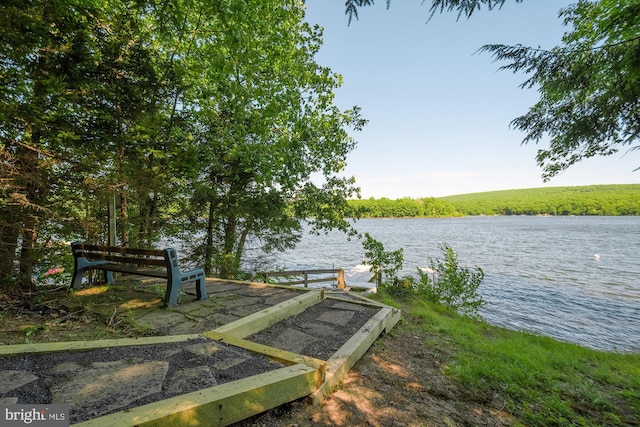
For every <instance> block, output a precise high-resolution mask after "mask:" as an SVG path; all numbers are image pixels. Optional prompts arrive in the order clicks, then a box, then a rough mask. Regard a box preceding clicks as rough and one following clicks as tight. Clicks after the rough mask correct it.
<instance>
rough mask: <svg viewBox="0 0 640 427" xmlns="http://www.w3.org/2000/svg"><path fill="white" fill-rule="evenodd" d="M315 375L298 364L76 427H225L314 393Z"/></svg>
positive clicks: (89, 421)
mask: <svg viewBox="0 0 640 427" xmlns="http://www.w3.org/2000/svg"><path fill="white" fill-rule="evenodd" d="M317 383H318V371H317V370H316V369H313V368H311V367H309V366H306V365H302V364H298V365H293V366H287V367H285V368H280V369H277V370H274V371H271V372H265V373H262V374H259V375H255V376H253V377H250V378H245V379H241V380H237V381H233V382H230V383H226V384H221V385H219V386H215V387H210V388H207V389H203V390H199V391H195V392H192V393H188V394H184V395H181V396H176V397H173V398H170V399H166V400H162V401H159V402H155V403H150V404H148V405H144V406H139V407H137V408H132V409H129V410H127V411H122V412H117V413H115V414H111V415H105V416H103V417H99V418H94V419H92V420H88V421H85V422H82V423H79V424H74V426H76V427H125V426H140V427H142V426H145V427H155V426H158V427H173V426H175V427H182V426H226V425H229V424H231V423H234V422H237V421H240V420H243V419H245V418H248V417H251V416H253V415H256V414H259V413H261V412H264V411H267V410H269V409H271V408H275V407H276V406H279V405H282V404H285V403H287V402H291V401H293V400H296V399H299V398H301V397H304V396H308V395H309V394H311V393H312V392H313V391H314V390H316V389H317V385H316V384H317Z"/></svg>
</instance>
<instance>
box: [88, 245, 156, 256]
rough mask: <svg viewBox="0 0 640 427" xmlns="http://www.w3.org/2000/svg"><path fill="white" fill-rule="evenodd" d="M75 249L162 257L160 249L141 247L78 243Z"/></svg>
mask: <svg viewBox="0 0 640 427" xmlns="http://www.w3.org/2000/svg"><path fill="white" fill-rule="evenodd" d="M75 247H76V248H77V249H82V250H83V251H89V252H114V253H119V254H135V255H149V256H158V257H164V253H163V251H162V249H143V248H126V247H122V246H103V245H91V244H80V245H77V246H75Z"/></svg>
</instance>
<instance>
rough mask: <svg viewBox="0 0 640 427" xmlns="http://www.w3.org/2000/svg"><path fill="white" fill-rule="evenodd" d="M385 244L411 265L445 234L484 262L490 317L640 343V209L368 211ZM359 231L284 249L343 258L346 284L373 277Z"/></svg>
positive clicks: (609, 343)
mask: <svg viewBox="0 0 640 427" xmlns="http://www.w3.org/2000/svg"><path fill="white" fill-rule="evenodd" d="M356 227H357V228H358V230H360V231H361V232H369V233H370V234H371V235H372V236H373V237H374V238H375V239H377V240H379V241H381V242H382V243H383V244H384V245H385V249H386V250H395V249H398V248H400V247H402V248H404V258H405V273H407V274H409V273H413V272H415V268H416V267H418V266H423V267H424V266H426V265H427V256H431V257H434V258H435V257H440V255H441V254H440V251H439V249H438V243H441V242H446V243H447V244H448V245H449V246H451V247H452V248H453V250H454V251H455V252H456V253H457V254H458V260H459V262H460V264H461V265H464V266H469V267H472V266H475V265H477V266H480V267H482V269H483V270H484V272H485V280H484V282H483V284H482V286H481V288H480V292H481V294H482V296H483V298H484V299H485V300H486V301H487V304H486V306H485V307H483V308H482V309H481V311H480V314H481V315H482V316H483V317H484V318H485V319H486V320H487V321H488V322H490V323H492V324H495V325H500V326H504V327H507V328H511V329H519V330H527V331H531V332H535V333H540V334H544V335H549V336H552V337H554V338H557V339H560V340H564V341H569V342H574V343H578V344H581V345H584V346H588V347H592V348H597V349H603V350H616V351H624V352H640V217H525V216H518V217H466V218H438V219H365V220H360V221H358V223H357V224H356ZM363 253H364V251H363V249H362V246H361V244H360V243H359V242H358V241H357V240H353V241H348V240H347V239H346V237H345V236H344V235H342V234H340V233H331V234H329V235H322V236H311V235H306V236H305V237H304V238H303V241H302V242H301V243H300V245H299V246H298V248H297V249H296V250H294V251H290V252H287V253H285V254H282V255H280V256H279V259H278V265H279V266H282V267H285V268H287V269H299V268H343V269H344V270H345V275H346V279H347V284H350V285H355V284H363V283H366V281H367V279H368V278H369V277H370V273H368V272H367V267H365V266H362V264H361V263H362V257H363Z"/></svg>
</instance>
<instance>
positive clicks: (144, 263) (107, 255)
mask: <svg viewBox="0 0 640 427" xmlns="http://www.w3.org/2000/svg"><path fill="white" fill-rule="evenodd" d="M71 250H72V251H73V261H74V262H73V278H72V279H71V287H72V288H73V289H80V288H81V287H82V276H83V275H84V273H85V272H86V271H89V270H101V271H104V273H105V280H106V281H107V282H108V283H113V282H114V281H113V272H119V273H126V274H135V275H138V276H148V277H158V278H162V279H167V290H166V292H165V295H164V305H165V306H171V307H175V306H176V305H177V304H178V291H179V290H180V287H181V286H183V285H185V284H187V283H190V282H196V293H197V299H199V300H202V299H207V291H206V290H205V287H204V279H205V277H204V271H203V270H202V269H195V270H190V271H184V272H183V271H180V266H179V264H178V254H177V253H176V250H175V249H173V248H167V249H162V250H160V249H134V248H122V247H118V246H99V245H87V244H82V243H78V242H74V243H72V244H71Z"/></svg>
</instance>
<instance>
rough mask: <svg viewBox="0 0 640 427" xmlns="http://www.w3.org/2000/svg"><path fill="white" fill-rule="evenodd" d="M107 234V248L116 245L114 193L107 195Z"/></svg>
mask: <svg viewBox="0 0 640 427" xmlns="http://www.w3.org/2000/svg"><path fill="white" fill-rule="evenodd" d="M108 211H109V213H108V216H109V218H108V224H109V226H108V233H109V242H108V245H109V246H115V245H116V192H115V191H112V192H111V194H109V209H108Z"/></svg>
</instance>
